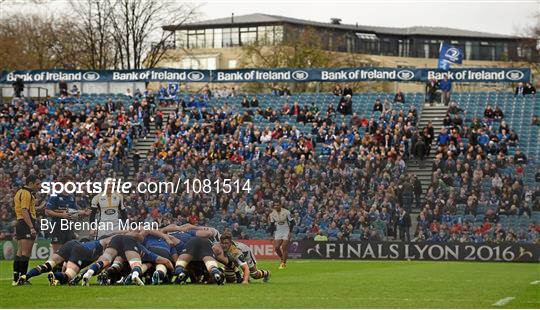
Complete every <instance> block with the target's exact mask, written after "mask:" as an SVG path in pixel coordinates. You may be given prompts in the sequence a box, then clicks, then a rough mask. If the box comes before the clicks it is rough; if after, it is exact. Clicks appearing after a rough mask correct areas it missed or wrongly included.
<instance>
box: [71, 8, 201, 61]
mask: <svg viewBox="0 0 540 310" xmlns="http://www.w3.org/2000/svg"><path fill="white" fill-rule="evenodd" d="M71 5H72V6H73V8H74V9H75V11H76V12H77V13H78V15H79V17H80V23H79V27H80V31H81V32H82V33H83V34H84V37H85V44H86V45H87V46H88V47H89V49H90V50H92V51H93V53H92V54H93V55H88V56H89V57H90V59H91V60H92V61H91V62H90V63H91V64H92V66H93V67H97V68H98V69H102V68H104V67H112V68H114V69H141V68H151V67H154V66H155V65H156V64H157V63H159V61H160V60H161V59H162V58H163V57H164V55H165V51H166V50H167V48H168V47H169V46H168V45H169V43H170V42H171V40H172V39H173V36H174V33H172V32H168V33H166V32H163V31H161V26H163V25H178V26H179V25H182V24H183V23H186V22H188V21H191V20H193V19H194V18H195V16H196V7H194V6H191V5H189V4H182V3H180V4H177V3H176V2H169V1H160V0H103V1H101V0H85V1H72V2H71ZM111 46H112V47H113V48H112V49H111V50H110V47H111ZM94 55H95V56H94ZM109 62H110V65H108V66H107V65H105V64H107V63H109ZM104 65H105V66H104Z"/></svg>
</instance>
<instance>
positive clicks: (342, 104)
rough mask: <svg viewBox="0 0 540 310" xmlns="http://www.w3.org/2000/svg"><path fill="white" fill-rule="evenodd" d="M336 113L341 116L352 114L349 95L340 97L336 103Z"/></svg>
mask: <svg viewBox="0 0 540 310" xmlns="http://www.w3.org/2000/svg"><path fill="white" fill-rule="evenodd" d="M337 111H338V112H339V113H341V114H342V115H351V113H352V97H351V95H346V96H343V97H341V99H340V100H339V103H338V108H337Z"/></svg>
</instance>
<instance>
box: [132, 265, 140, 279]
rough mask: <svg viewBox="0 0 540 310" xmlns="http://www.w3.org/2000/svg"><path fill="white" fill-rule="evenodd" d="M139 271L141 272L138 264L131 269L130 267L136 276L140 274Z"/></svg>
mask: <svg viewBox="0 0 540 310" xmlns="http://www.w3.org/2000/svg"><path fill="white" fill-rule="evenodd" d="M141 273H142V270H141V267H140V266H137V267H133V269H132V274H133V276H135V277H138V276H140V275H141Z"/></svg>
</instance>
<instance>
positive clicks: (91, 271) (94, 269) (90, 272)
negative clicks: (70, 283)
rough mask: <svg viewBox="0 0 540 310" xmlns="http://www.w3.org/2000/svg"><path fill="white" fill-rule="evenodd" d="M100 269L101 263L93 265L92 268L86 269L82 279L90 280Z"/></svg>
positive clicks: (101, 267)
mask: <svg viewBox="0 0 540 310" xmlns="http://www.w3.org/2000/svg"><path fill="white" fill-rule="evenodd" d="M101 269H103V262H101V261H99V262H95V263H93V264H92V266H90V267H88V270H86V273H85V274H84V278H90V277H91V276H93V275H94V274H96V273H98V272H99V271H100V270H101Z"/></svg>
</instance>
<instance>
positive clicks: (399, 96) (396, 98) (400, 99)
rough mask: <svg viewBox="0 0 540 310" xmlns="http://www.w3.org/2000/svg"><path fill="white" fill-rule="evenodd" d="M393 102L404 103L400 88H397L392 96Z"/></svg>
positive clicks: (403, 95)
mask: <svg viewBox="0 0 540 310" xmlns="http://www.w3.org/2000/svg"><path fill="white" fill-rule="evenodd" d="M394 103H401V104H405V94H404V93H403V92H402V91H401V89H398V90H397V93H396V95H395V96H394Z"/></svg>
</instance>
